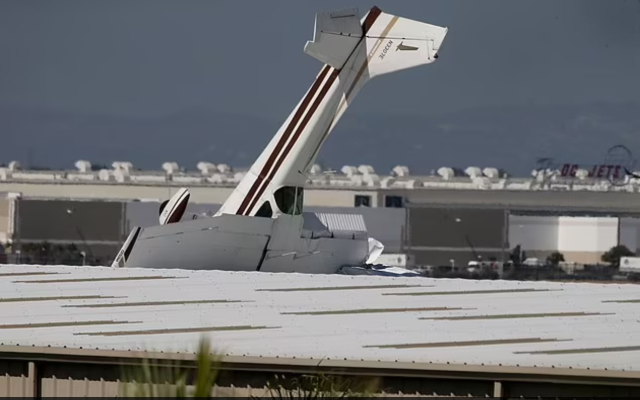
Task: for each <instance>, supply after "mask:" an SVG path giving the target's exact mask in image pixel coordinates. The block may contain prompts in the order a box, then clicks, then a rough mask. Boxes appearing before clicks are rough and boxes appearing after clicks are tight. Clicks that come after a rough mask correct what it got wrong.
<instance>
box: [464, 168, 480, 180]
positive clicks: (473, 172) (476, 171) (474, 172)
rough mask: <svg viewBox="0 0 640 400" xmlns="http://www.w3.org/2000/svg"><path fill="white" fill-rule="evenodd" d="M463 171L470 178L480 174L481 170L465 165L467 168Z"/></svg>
mask: <svg viewBox="0 0 640 400" xmlns="http://www.w3.org/2000/svg"><path fill="white" fill-rule="evenodd" d="M464 173H465V174H467V175H468V176H469V177H470V178H471V179H475V178H478V177H481V176H482V171H481V170H480V168H478V167H467V169H465V170H464Z"/></svg>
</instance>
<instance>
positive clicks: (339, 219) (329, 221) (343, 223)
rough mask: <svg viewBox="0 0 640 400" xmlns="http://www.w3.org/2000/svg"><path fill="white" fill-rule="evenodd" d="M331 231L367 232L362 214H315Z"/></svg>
mask: <svg viewBox="0 0 640 400" xmlns="http://www.w3.org/2000/svg"><path fill="white" fill-rule="evenodd" d="M315 214H316V215H317V216H318V218H319V219H320V221H322V223H323V224H324V225H325V226H327V228H329V230H330V231H347V232H367V226H366V224H365V223H364V217H363V216H362V215H361V214H336V213H315Z"/></svg>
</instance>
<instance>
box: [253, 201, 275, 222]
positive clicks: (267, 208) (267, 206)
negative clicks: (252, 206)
mask: <svg viewBox="0 0 640 400" xmlns="http://www.w3.org/2000/svg"><path fill="white" fill-rule="evenodd" d="M272 215H273V210H272V209H271V203H269V202H268V201H265V202H264V204H262V206H261V207H260V208H259V209H258V212H256V217H264V218H271V216H272Z"/></svg>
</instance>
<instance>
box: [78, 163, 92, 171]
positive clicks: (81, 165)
mask: <svg viewBox="0 0 640 400" xmlns="http://www.w3.org/2000/svg"><path fill="white" fill-rule="evenodd" d="M76 168H78V171H80V172H83V173H87V172H91V163H90V162H89V161H86V160H78V161H76Z"/></svg>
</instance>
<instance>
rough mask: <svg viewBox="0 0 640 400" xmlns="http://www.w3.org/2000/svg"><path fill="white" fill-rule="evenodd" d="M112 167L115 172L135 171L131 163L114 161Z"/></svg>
mask: <svg viewBox="0 0 640 400" xmlns="http://www.w3.org/2000/svg"><path fill="white" fill-rule="evenodd" d="M111 166H112V167H113V169H114V170H120V169H121V170H125V171H127V172H131V170H133V164H131V163H130V162H129V161H114V162H113V163H112V164H111Z"/></svg>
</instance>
